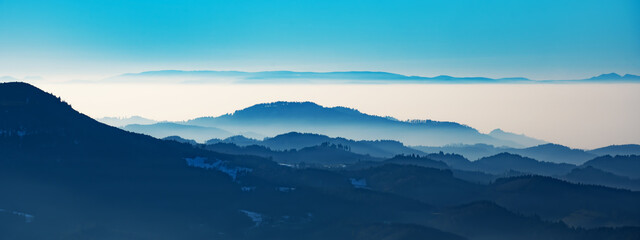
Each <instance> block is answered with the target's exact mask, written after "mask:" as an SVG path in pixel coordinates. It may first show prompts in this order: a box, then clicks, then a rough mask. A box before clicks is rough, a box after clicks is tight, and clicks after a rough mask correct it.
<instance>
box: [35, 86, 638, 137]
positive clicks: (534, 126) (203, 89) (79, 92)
mask: <svg viewBox="0 0 640 240" xmlns="http://www.w3.org/2000/svg"><path fill="white" fill-rule="evenodd" d="M35 86H37V87H40V88H42V89H43V90H45V91H48V92H51V93H53V94H54V95H57V96H60V97H61V98H62V99H63V100H65V101H67V102H69V103H70V104H71V105H72V106H73V107H74V108H75V109H76V110H78V111H80V112H82V113H85V114H87V115H89V116H91V117H94V118H101V117H129V116H142V117H146V118H150V119H154V120H160V121H162V120H166V121H184V120H189V119H193V118H197V117H204V116H219V115H223V114H227V113H232V112H234V111H236V110H240V109H243V108H246V107H249V106H252V105H254V104H258V103H265V102H275V101H311V102H315V103H317V104H319V105H322V106H325V107H334V106H344V107H350V108H355V109H357V110H359V111H361V112H363V113H366V114H372V115H379V116H391V117H394V118H397V119H400V120H409V119H431V120H437V121H453V122H458V123H461V124H465V125H469V126H471V127H473V128H476V129H478V130H479V131H481V132H483V133H488V132H490V131H491V130H493V129H496V128H500V129H502V130H505V131H508V132H514V133H518V134H525V135H527V136H530V137H534V138H538V139H542V140H545V141H549V142H553V143H558V144H562V145H566V146H570V147H574V148H582V149H592V148H597V147H603V146H607V145H612V144H631V143H634V144H640V126H638V124H637V122H640V112H638V111H637V110H636V108H635V107H634V105H633V104H630V103H634V102H640V95H639V94H637V93H638V92H640V84H571V85H564V84H543V85H520V84H489V85H487V84H464V85H448V84H429V85H424V84H397V85H394V84H382V85H380V84H337V85H331V84H320V85H305V84H244V85H243V84H196V85H191V84H133V83H126V84H97V83H94V84H71V83H64V84H60V83H58V84H48V83H36V84H35ZM116 96H117V97H116ZM594 96H598V97H597V98H594Z"/></svg>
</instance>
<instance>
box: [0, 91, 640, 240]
mask: <svg viewBox="0 0 640 240" xmlns="http://www.w3.org/2000/svg"><path fill="white" fill-rule="evenodd" d="M178 140H180V141H182V139H178ZM230 146H231V145H230ZM233 146H235V145H233ZM235 147H237V146H235ZM256 147H258V148H259V149H262V150H260V151H264V150H265V149H266V150H269V149H268V148H265V147H261V146H256ZM242 149H243V148H241V150H239V152H238V153H240V154H238V155H236V154H225V153H219V152H216V151H210V150H208V149H206V147H205V146H204V145H193V144H190V143H181V142H177V141H174V140H160V139H156V138H152V137H150V136H146V135H141V134H136V133H131V132H127V131H124V130H121V129H118V128H115V127H110V126H107V125H104V124H102V123H99V122H97V121H95V120H93V119H91V118H89V117H87V116H85V115H83V114H81V113H78V112H77V111H75V110H73V109H72V108H71V106H69V105H68V104H66V103H65V102H63V101H61V100H60V99H59V98H57V97H55V96H53V95H51V94H48V93H45V92H43V91H41V90H39V89H37V88H35V87H33V86H31V85H28V84H24V83H3V84H0V191H1V192H2V197H0V239H390V240H395V239H464V238H470V239H513V238H514V237H513V236H514V235H513V234H514V233H517V234H520V236H519V237H520V238H522V239H535V238H538V239H554V238H555V239H602V238H603V236H605V237H610V238H613V239H625V238H631V239H632V238H633V237H635V236H638V234H639V233H640V230H639V229H637V228H633V227H627V228H598V229H590V230H584V229H576V228H570V227H567V226H564V225H562V224H553V223H550V222H549V221H548V220H554V221H555V220H558V219H561V220H562V221H566V222H567V223H569V224H570V225H572V226H589V227H591V226H594V227H603V226H604V227H606V226H623V225H631V226H637V225H638V223H637V219H638V217H637V216H638V215H637V212H638V211H637V204H636V203H637V202H638V199H637V198H638V197H637V195H638V193H637V192H630V191H623V190H615V189H610V188H604V187H594V186H581V185H575V184H570V183H566V182H562V181H558V180H555V179H547V178H540V177H522V178H509V179H502V180H497V181H496V182H495V183H493V184H491V185H480V184H474V183H469V182H466V181H464V180H461V179H459V178H456V177H455V175H453V173H452V171H450V170H447V169H433V168H424V167H420V166H409V165H397V164H391V165H382V166H377V167H374V168H362V169H358V170H354V171H346V170H345V169H342V168H340V169H338V168H336V169H335V170H332V171H330V170H326V169H316V168H293V167H287V166H283V165H280V164H278V163H276V162H274V161H272V160H270V159H268V158H264V157H260V156H252V155H251V154H253V152H251V151H253V150H250V149H249V150H246V152H244V150H242ZM269 151H271V150H269ZM296 151H297V152H298V153H305V151H309V152H311V153H312V154H310V155H318V154H317V153H316V152H314V151H318V152H319V153H330V154H328V155H327V156H324V155H319V156H320V157H319V159H322V160H323V161H329V162H330V161H332V159H331V158H332V156H343V157H344V156H346V157H347V158H348V157H350V156H361V155H359V154H356V153H353V152H350V151H348V150H347V149H345V146H342V147H341V146H339V145H334V144H329V143H327V144H325V145H322V144H321V145H320V146H316V147H311V148H303V149H301V150H296ZM256 152H258V153H259V151H257V150H256ZM256 155H259V154H256ZM303 156H305V155H301V156H296V157H295V158H294V159H299V158H303ZM416 159H418V160H420V158H416ZM423 160H424V161H423V162H427V160H426V159H423ZM395 161H396V162H399V163H406V161H410V162H412V161H414V159H413V158H410V159H409V158H408V159H403V158H402V157H398V158H395ZM430 161H433V162H432V163H434V164H438V163H439V162H438V161H435V160H430ZM440 164H444V163H440ZM441 166H446V165H441ZM478 199H479V200H483V199H484V200H488V201H492V202H495V203H497V205H495V204H494V203H482V204H480V205H474V204H473V202H471V201H475V200H478ZM467 202H468V203H469V204H472V205H461V206H460V205H458V206H456V204H458V203H460V204H464V203H467ZM469 206H472V207H469ZM473 206H480V207H473ZM486 206H488V207H486ZM500 206H502V207H504V208H502V207H500ZM514 212H519V213H524V214H527V215H532V214H538V215H539V216H541V218H533V217H528V216H523V215H519V214H516V213H514ZM460 216H464V218H463V219H461V218H460ZM487 216H494V218H491V221H487V218H486V217H487ZM471 226H484V227H485V228H484V229H482V230H478V228H471ZM507 227H508V228H507ZM548 228H552V229H553V230H552V231H551V230H549V231H542V229H548Z"/></svg>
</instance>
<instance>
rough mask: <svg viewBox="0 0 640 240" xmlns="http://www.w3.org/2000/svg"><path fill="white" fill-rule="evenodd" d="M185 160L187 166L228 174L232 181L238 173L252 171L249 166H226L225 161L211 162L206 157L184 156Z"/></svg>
mask: <svg viewBox="0 0 640 240" xmlns="http://www.w3.org/2000/svg"><path fill="white" fill-rule="evenodd" d="M185 160H186V161H187V166H189V167H196V168H204V169H215V170H218V171H220V172H223V173H225V174H227V175H229V176H230V177H231V179H233V181H236V179H237V178H238V175H240V174H243V173H247V172H251V171H253V169H251V168H245V167H233V166H228V165H227V164H226V162H224V161H222V160H217V159H216V160H215V161H213V162H211V161H208V159H207V158H206V157H194V158H185Z"/></svg>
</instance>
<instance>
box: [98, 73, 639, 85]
mask: <svg viewBox="0 0 640 240" xmlns="http://www.w3.org/2000/svg"><path fill="white" fill-rule="evenodd" d="M103 81H107V82H129V81H134V82H147V83H158V82H164V83H167V82H172V83H221V82H226V83H230V82H237V83H270V82H277V83H328V82H334V83H335V82H346V83H437V84H469V83H475V84H478V83H579V82H602V83H614V82H640V76H637V75H632V74H625V75H624V76H621V75H619V74H616V73H609V74H602V75H599V76H595V77H592V78H587V79H577V80H531V79H528V78H524V77H507V78H488V77H453V76H448V75H439V76H435V77H424V76H409V75H402V74H397V73H390V72H379V71H342V72H296V71H262V72H243V71H210V70H199V71H182V70H160V71H147V72H140V73H126V74H122V75H118V76H114V77H110V78H107V79H105V80H103Z"/></svg>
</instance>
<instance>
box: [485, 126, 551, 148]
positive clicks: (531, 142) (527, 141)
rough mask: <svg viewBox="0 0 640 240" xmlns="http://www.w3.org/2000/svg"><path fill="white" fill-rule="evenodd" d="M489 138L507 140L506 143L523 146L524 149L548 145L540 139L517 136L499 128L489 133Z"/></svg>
mask: <svg viewBox="0 0 640 240" xmlns="http://www.w3.org/2000/svg"><path fill="white" fill-rule="evenodd" d="M489 136H492V137H494V138H497V139H502V140H506V141H512V142H515V143H517V144H519V145H521V146H522V147H533V146H538V145H541V144H546V143H547V142H545V141H543V140H540V139H535V138H531V137H527V136H525V135H524V134H515V133H510V132H505V131H502V129H499V128H498V129H494V130H493V131H491V132H490V133H489Z"/></svg>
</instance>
